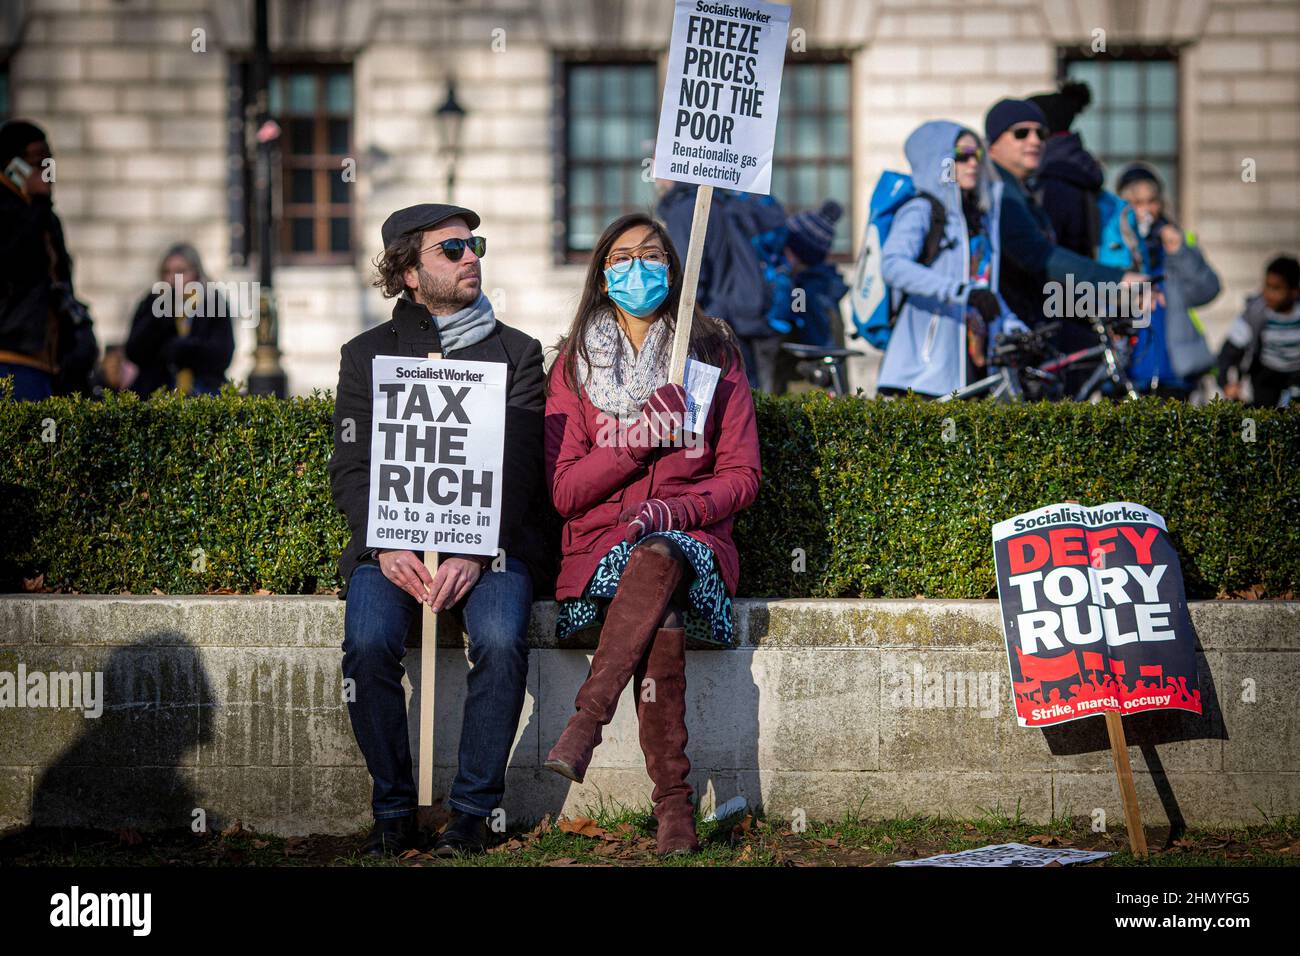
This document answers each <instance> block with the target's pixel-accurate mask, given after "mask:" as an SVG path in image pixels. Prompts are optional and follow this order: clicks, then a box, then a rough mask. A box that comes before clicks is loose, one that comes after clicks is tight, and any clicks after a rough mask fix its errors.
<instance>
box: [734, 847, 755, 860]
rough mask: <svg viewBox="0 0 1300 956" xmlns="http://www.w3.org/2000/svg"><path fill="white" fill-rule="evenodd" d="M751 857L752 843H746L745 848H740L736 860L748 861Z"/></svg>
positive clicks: (752, 857)
mask: <svg viewBox="0 0 1300 956" xmlns="http://www.w3.org/2000/svg"><path fill="white" fill-rule="evenodd" d="M753 859H754V845H753V844H752V843H746V844H745V848H744V849H743V850H741V851H740V854H739V855H738V856H737V857H736V862H737V863H749V862H750V861H751V860H753Z"/></svg>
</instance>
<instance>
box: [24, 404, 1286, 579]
mask: <svg viewBox="0 0 1300 956" xmlns="http://www.w3.org/2000/svg"><path fill="white" fill-rule="evenodd" d="M6 388H7V383H0V396H2V395H3V394H4V393H5V390H6ZM756 401H757V408H758V420H759V431H760V435H761V436H762V445H763V449H762V458H763V487H762V490H761V492H760V494H759V498H758V501H757V502H756V503H755V505H754V506H753V507H752V508H750V509H749V510H748V511H746V512H745V513H744V514H742V516H741V517H740V519H739V521H738V524H737V532H736V534H737V544H738V546H739V548H740V552H741V568H742V571H741V593H742V594H744V595H750V596H755V595H763V596H781V597H837V596H846V595H852V596H858V595H860V596H866V597H914V596H916V595H925V596H926V597H931V598H979V597H988V596H992V595H993V594H994V593H995V592H994V578H993V567H992V547H991V544H990V528H991V526H992V524H993V523H994V522H995V521H998V520H1001V519H1002V518H1006V517H1008V516H1010V515H1012V514H1015V513H1017V512H1020V511H1026V510H1029V509H1031V508H1035V507H1038V506H1040V505H1043V504H1047V503H1050V502H1055V501H1061V500H1064V499H1068V498H1075V499H1078V500H1080V501H1082V502H1084V503H1085V504H1098V503H1101V502H1104V501H1110V500H1128V501H1135V502H1138V503H1140V504H1143V505H1146V506H1148V507H1150V508H1153V509H1155V510H1156V511H1158V512H1159V513H1160V514H1162V515H1164V517H1165V520H1166V522H1167V523H1168V525H1169V530H1170V533H1171V535H1172V538H1173V540H1174V542H1175V544H1176V545H1177V546H1178V549H1179V551H1180V553H1181V554H1182V558H1183V574H1184V577H1185V579H1186V581H1187V588H1188V594H1189V597H1213V596H1215V595H1217V594H1223V593H1233V592H1237V591H1241V590H1245V589H1249V588H1255V589H1256V592H1255V593H1258V594H1260V595H1262V596H1280V595H1284V594H1290V593H1292V592H1295V591H1297V590H1300V589H1298V588H1297V583H1300V412H1295V411H1286V412H1276V411H1257V410H1247V409H1243V408H1242V407H1241V406H1239V405H1236V404H1231V403H1227V402H1217V403H1215V404H1213V405H1210V406H1208V407H1203V408H1192V407H1190V406H1187V405H1183V404H1178V403H1174V402H1161V401H1156V400H1143V401H1141V402H1136V403H1128V404H1122V405H1097V406H1088V405H1076V404H1065V403H1062V404H1054V405H1045V404H1044V405H994V404H990V403H986V402H974V403H959V404H945V405H939V404H935V403H931V402H921V401H914V400H906V401H895V402H879V401H869V400H862V399H853V398H850V399H840V400H837V401H829V400H827V399H826V398H825V397H823V396H821V395H812V396H804V397H799V398H780V399H776V398H771V397H769V396H763V395H759V396H757V397H756ZM332 407H333V405H332V401H331V399H330V398H329V397H328V396H322V395H319V394H317V395H313V396H312V397H310V398H297V399H292V400H289V401H277V400H275V399H259V398H248V397H241V396H239V395H238V394H236V393H235V392H234V391H233V390H232V389H229V388H228V389H227V391H226V392H225V393H223V394H222V395H221V396H220V397H216V398H197V399H188V400H182V399H179V398H176V397H165V396H164V397H158V398H154V399H151V400H149V401H147V402H142V401H140V400H138V399H137V398H135V397H134V396H132V395H124V396H111V397H109V398H108V399H107V400H105V401H103V402H89V401H85V400H81V399H75V398H74V399H51V400H48V401H44V402H37V403H17V402H12V401H5V400H3V398H0V449H3V453H2V457H0V586H3V587H4V589H6V590H19V589H21V586H22V585H21V578H22V577H24V576H26V577H31V576H34V575H35V574H37V573H43V574H44V575H45V579H44V580H45V585H46V586H49V587H54V588H56V589H60V590H64V589H66V590H73V591H78V592H86V593H115V592H121V591H129V592H134V593H148V592H150V591H152V590H154V589H158V590H161V591H163V592H167V593H198V592H207V591H216V590H233V591H237V592H253V591H257V590H259V589H266V590H270V591H273V592H277V593H302V592H307V593H312V592H317V591H327V590H329V589H331V588H336V587H337V586H338V584H339V582H338V580H337V577H336V573H335V561H336V560H337V556H338V554H339V552H340V551H341V550H342V548H343V546H344V544H345V543H346V541H347V527H346V525H345V523H344V521H343V518H342V516H341V515H340V514H338V512H337V511H336V510H335V508H334V504H333V501H332V499H331V497H330V492H329V477H328V474H327V472H326V463H327V462H328V460H329V455H330V450H331V425H330V415H331V412H332ZM1246 419H1250V420H1251V421H1252V422H1253V426H1252V425H1250V424H1248V423H1247V422H1246V421H1245V420H1246ZM1250 427H1253V428H1254V438H1255V440H1254V441H1247V440H1245V438H1244V436H1245V435H1246V432H1247V430H1248V429H1249V428H1250ZM200 549H201V552H200ZM796 549H797V550H796ZM801 556H802V558H801Z"/></svg>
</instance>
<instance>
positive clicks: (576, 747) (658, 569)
mask: <svg viewBox="0 0 1300 956" xmlns="http://www.w3.org/2000/svg"><path fill="white" fill-rule="evenodd" d="M683 573H684V569H683V568H682V566H681V564H679V563H678V561H677V559H676V558H674V557H672V556H671V555H667V554H661V553H660V552H658V551H655V550H652V549H651V548H648V547H639V548H636V549H634V550H633V551H632V556H631V557H630V558H628V562H627V567H625V568H624V569H623V575H622V577H621V578H620V579H619V583H618V591H617V592H615V594H614V599H613V600H612V601H610V602H609V607H608V608H607V609H606V611H605V623H604V624H603V625H602V626H601V629H600V642H599V644H598V645H597V646H596V653H595V654H594V655H592V659H591V674H590V675H589V676H588V677H587V680H586V681H585V682H584V683H583V685H582V687H581V688H579V689H578V697H577V700H576V701H575V704H576V706H577V708H578V712H577V713H576V714H574V715H573V716H572V717H570V718H569V722H568V724H567V725H566V726H565V728H564V732H563V733H562V734H560V739H559V740H558V741H556V743H555V746H554V747H552V748H551V752H550V753H548V754H547V755H546V763H545V764H544V765H543V766H545V767H547V768H548V769H550V770H554V771H555V772H556V773H558V774H560V775H561V776H563V777H568V778H569V779H570V780H573V781H575V782H577V783H582V780H583V777H584V776H585V775H586V773H587V765H588V764H589V763H590V762H591V752H592V751H593V750H595V749H596V744H598V743H600V729H601V727H603V726H604V725H605V724H607V723H609V722H610V721H611V720H612V719H613V718H614V709H615V708H616V707H617V706H618V697H619V694H621V693H622V692H623V688H624V687H626V686H627V682H628V680H629V679H630V678H631V677H632V672H633V671H634V670H635V669H636V666H637V664H638V663H639V662H640V660H641V658H642V657H644V656H645V653H646V648H647V646H648V645H649V644H650V642H651V640H652V639H653V638H654V635H655V631H656V630H657V629H658V626H659V622H660V621H661V620H663V614H664V608H665V607H667V606H668V602H669V600H670V599H671V598H672V596H673V592H674V591H675V590H676V589H677V585H678V583H679V582H680V581H681V580H682V575H683Z"/></svg>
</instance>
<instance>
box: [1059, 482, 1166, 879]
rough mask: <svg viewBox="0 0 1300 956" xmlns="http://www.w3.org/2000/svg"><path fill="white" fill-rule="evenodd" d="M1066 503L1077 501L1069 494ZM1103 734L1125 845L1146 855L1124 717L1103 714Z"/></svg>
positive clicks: (1144, 835)
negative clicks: (1107, 744)
mask: <svg viewBox="0 0 1300 956" xmlns="http://www.w3.org/2000/svg"><path fill="white" fill-rule="evenodd" d="M1065 503H1066V504H1067V505H1077V504H1078V503H1079V502H1078V501H1077V500H1075V499H1073V498H1070V499H1067V500H1066V502H1065ZM1104 716H1105V718H1106V736H1107V737H1109V738H1110V755H1111V759H1112V760H1113V761H1114V763H1115V778H1116V779H1117V780H1118V781H1119V796H1120V800H1121V801H1122V802H1123V804H1124V828H1125V829H1126V830H1127V831H1128V845H1129V849H1130V850H1132V851H1133V855H1134V856H1136V857H1139V858H1142V857H1145V856H1146V855H1147V835H1146V833H1144V832H1143V830H1142V810H1141V808H1140V807H1139V806H1138V797H1137V785H1136V784H1135V783H1134V782H1133V765H1132V764H1131V763H1130V762H1129V759H1128V741H1127V740H1126V739H1125V737H1124V717H1123V716H1122V715H1121V714H1119V713H1116V712H1115V711H1113V710H1108V711H1106V713H1105V714H1104Z"/></svg>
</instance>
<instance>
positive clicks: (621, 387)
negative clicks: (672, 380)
mask: <svg viewBox="0 0 1300 956" xmlns="http://www.w3.org/2000/svg"><path fill="white" fill-rule="evenodd" d="M585 341H586V345H587V354H588V355H589V356H590V357H591V362H590V364H588V363H587V361H585V360H584V359H583V357H582V353H581V352H579V353H578V381H579V382H582V383H583V384H584V386H585V388H586V390H587V397H588V398H589V399H591V403H592V404H593V405H595V406H596V407H597V408H599V409H600V410H601V411H603V412H607V413H608V414H610V415H614V416H616V417H617V418H619V419H620V420H622V421H624V422H627V423H631V422H633V421H635V420H636V419H637V418H638V417H639V416H640V414H641V406H642V405H644V404H645V402H646V400H647V399H648V398H649V397H650V395H651V394H652V393H653V392H654V390H655V389H656V388H658V387H659V386H660V385H663V384H665V383H666V382H667V381H668V360H669V358H670V357H671V355H672V348H673V337H672V335H671V333H670V332H669V331H668V323H667V322H665V321H664V320H663V319H660V320H658V321H656V322H655V323H654V324H653V325H651V326H650V329H649V331H647V332H646V336H645V341H644V342H642V343H641V351H640V352H637V353H636V354H633V352H632V343H631V341H629V340H628V337H627V335H626V334H625V333H624V332H623V329H622V328H621V327H620V326H619V324H618V320H617V319H615V318H614V312H613V310H611V309H607V310H605V311H604V312H601V313H599V314H597V315H596V316H594V317H593V318H592V320H591V324H590V325H589V326H587V336H586V340H585Z"/></svg>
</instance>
